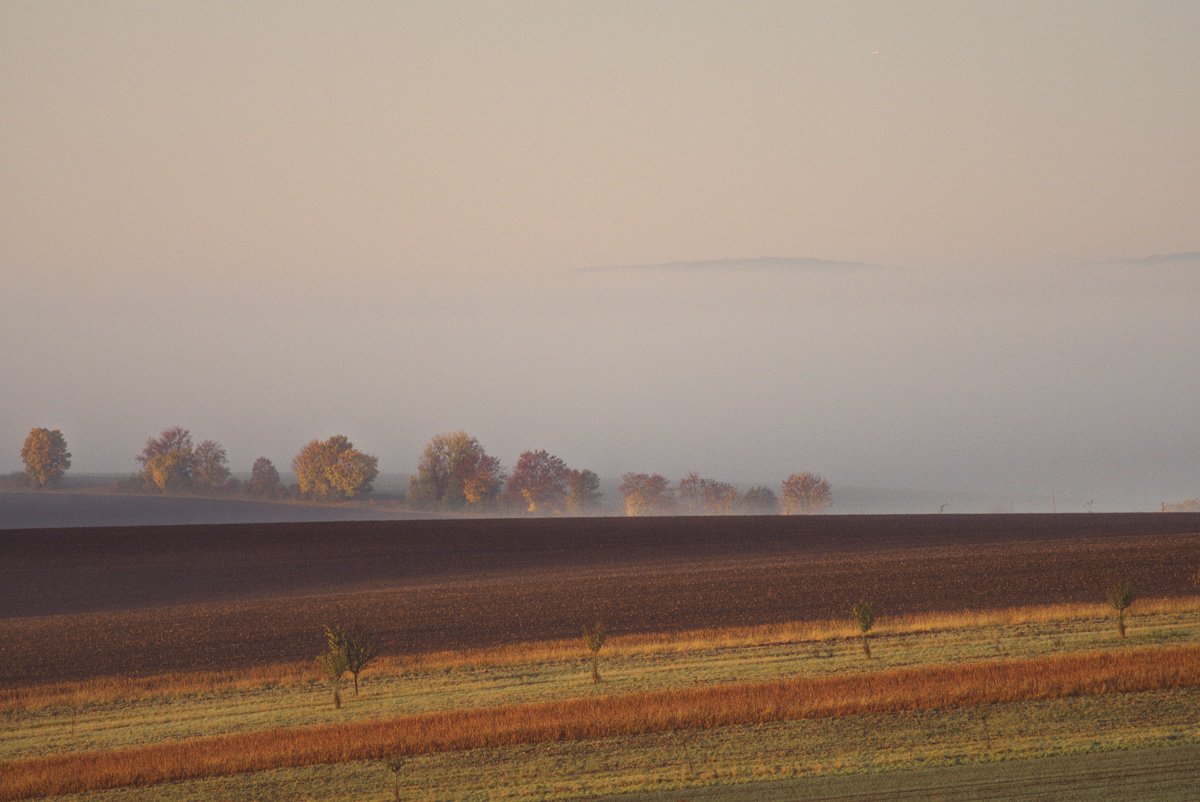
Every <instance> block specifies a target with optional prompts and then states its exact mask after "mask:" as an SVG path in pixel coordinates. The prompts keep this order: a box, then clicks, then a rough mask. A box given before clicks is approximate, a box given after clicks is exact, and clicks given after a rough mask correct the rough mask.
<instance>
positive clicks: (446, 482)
mask: <svg viewBox="0 0 1200 802" xmlns="http://www.w3.org/2000/svg"><path fill="white" fill-rule="evenodd" d="M135 459H136V461H137V462H138V464H139V465H140V466H141V468H140V470H139V471H138V472H137V473H135V474H134V475H132V476H131V477H130V478H129V479H128V480H126V481H124V482H122V483H121V485H120V487H121V489H123V490H128V491H142V492H155V493H196V494H202V495H245V496H251V497H257V498H265V499H281V498H298V499H311V500H322V501H342V500H347V499H353V498H357V497H360V496H363V495H366V494H368V493H370V492H372V490H373V489H374V482H375V479H376V478H377V477H378V475H379V460H378V459H377V458H376V457H374V456H372V455H370V454H366V453H364V452H362V451H360V450H358V449H357V448H355V447H354V444H353V443H351V442H350V440H349V439H347V438H346V437H345V436H343V435H340V434H339V435H334V436H333V437H330V438H327V439H325V440H312V441H311V442H309V443H308V445H306V446H304V447H303V448H302V449H301V450H300V451H299V453H297V454H296V456H295V457H294V458H293V459H292V463H291V467H292V471H293V472H294V474H295V477H296V481H295V483H293V484H290V485H285V484H284V482H283V479H282V477H281V476H280V473H279V470H278V469H277V468H276V467H275V464H274V463H273V462H272V461H271V460H270V459H269V458H267V457H259V458H257V459H256V460H255V461H254V464H253V465H252V466H251V469H250V477H249V479H247V480H244V481H243V480H241V479H238V478H237V477H235V476H233V472H232V471H231V470H230V467H229V459H228V455H227V453H226V451H225V448H224V447H223V446H222V445H221V444H220V443H218V442H216V441H215V440H200V441H198V442H197V441H196V440H195V439H194V438H193V437H192V433H191V432H190V431H189V430H188V429H185V428H184V427H182V426H172V427H169V428H167V429H164V430H163V431H162V432H161V433H160V434H158V435H157V436H155V437H150V438H148V439H147V440H146V443H145V445H144V446H143V447H142V450H141V452H140V453H139V454H137V455H136V457H135ZM21 460H22V462H23V463H24V465H25V476H24V480H25V483H26V484H27V485H28V486H30V487H35V488H42V487H48V486H53V485H55V484H57V483H58V482H59V480H60V479H61V478H62V477H63V475H64V474H65V473H66V471H67V470H68V469H69V468H70V467H71V454H70V452H69V451H68V450H67V443H66V439H65V438H64V437H63V435H62V432H60V431H59V430H57V429H54V430H50V429H45V428H38V427H35V428H34V429H32V430H31V431H30V433H29V436H28V437H27V438H26V440H25V444H24V446H23V447H22V449H21ZM617 490H618V492H619V493H620V494H621V499H622V503H623V506H624V510H625V514H626V515H629V516H644V515H736V514H761V515H769V514H775V513H779V512H782V513H783V514H785V515H797V514H811V513H818V512H822V511H824V510H825V509H827V508H828V507H829V506H830V504H831V503H832V500H833V495H832V491H831V489H830V486H829V482H827V481H826V480H825V479H823V478H821V477H820V476H818V475H816V474H814V473H810V472H802V473H794V474H792V475H791V476H789V477H788V478H787V479H785V480H784V481H783V482H782V483H781V485H780V489H779V493H778V494H776V493H775V491H773V490H772V489H771V488H769V487H767V486H765V485H757V486H754V487H751V488H750V489H748V490H747V491H746V492H745V493H741V492H740V491H739V490H738V489H737V488H736V487H735V486H734V485H732V484H730V483H729V482H723V481H720V480H716V479H710V478H707V477H704V476H701V475H700V474H698V473H695V472H692V473H688V474H687V475H686V476H684V477H682V478H680V479H679V480H678V482H675V483H672V482H671V481H670V480H668V479H667V478H666V477H664V476H662V475H661V474H657V473H654V474H650V473H626V474H624V475H623V476H622V477H621V484H620V486H619V487H618V488H617ZM602 496H603V494H602V493H601V492H600V477H599V476H598V475H597V474H596V473H595V472H594V471H592V470H589V469H586V468H572V467H571V466H569V465H567V464H566V462H565V461H564V460H563V459H562V458H560V457H557V456H555V455H553V454H551V453H549V452H548V451H546V450H544V449H538V450H533V451H525V452H523V453H522V454H521V455H520V456H519V457H518V458H517V461H516V464H515V465H514V466H513V469H512V471H511V472H508V471H506V470H505V469H504V466H503V465H502V463H501V461H500V459H499V458H498V457H495V456H493V455H491V454H488V453H487V451H486V450H485V449H484V447H483V446H482V445H481V444H480V442H479V440H478V439H477V438H475V437H473V436H471V435H469V434H467V433H466V432H462V431H458V432H448V433H444V434H438V435H434V436H433V437H432V438H430V440H429V442H428V443H426V445H425V448H424V449H423V450H422V452H421V457H420V460H419V462H418V465H417V472H416V473H415V474H414V475H412V476H411V477H410V478H409V484H408V490H407V493H406V494H405V501H406V503H407V504H408V505H409V506H410V507H412V508H414V509H423V510H440V511H449V512H453V511H468V512H504V513H526V514H531V515H587V514H589V513H594V512H595V511H596V510H598V509H599V506H600V500H601V498H602Z"/></svg>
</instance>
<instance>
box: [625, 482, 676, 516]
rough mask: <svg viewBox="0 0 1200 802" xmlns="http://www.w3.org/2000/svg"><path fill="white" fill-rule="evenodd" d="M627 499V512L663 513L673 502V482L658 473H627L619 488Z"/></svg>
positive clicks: (631, 514) (632, 513)
mask: <svg viewBox="0 0 1200 802" xmlns="http://www.w3.org/2000/svg"><path fill="white" fill-rule="evenodd" d="M617 490H618V491H620V493H621V496H622V497H623V498H624V499H625V514H626V515H630V516H639V515H656V514H657V515H661V514H663V513H665V512H667V511H668V510H670V508H671V504H672V502H673V498H672V493H671V483H670V482H668V481H667V480H666V477H663V476H660V475H659V474H657V473H653V474H651V473H627V474H624V475H623V476H622V477H621V485H620V486H619V487H618V488H617Z"/></svg>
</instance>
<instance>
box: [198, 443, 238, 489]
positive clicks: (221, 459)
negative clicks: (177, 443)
mask: <svg viewBox="0 0 1200 802" xmlns="http://www.w3.org/2000/svg"><path fill="white" fill-rule="evenodd" d="M228 481H229V461H228V460H227V459H226V456H225V448H224V446H222V445H221V444H220V443H217V442H215V441H213V440H205V441H203V442H202V443H200V445H198V446H196V448H195V450H194V451H193V452H192V484H193V485H194V486H195V487H197V488H199V489H201V490H208V491H212V490H219V489H220V488H222V487H224V486H225V483H226V482H228Z"/></svg>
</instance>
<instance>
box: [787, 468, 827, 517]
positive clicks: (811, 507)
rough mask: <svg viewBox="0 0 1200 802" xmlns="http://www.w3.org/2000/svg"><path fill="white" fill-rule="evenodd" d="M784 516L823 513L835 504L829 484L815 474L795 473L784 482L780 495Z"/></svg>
mask: <svg viewBox="0 0 1200 802" xmlns="http://www.w3.org/2000/svg"><path fill="white" fill-rule="evenodd" d="M780 497H781V498H782V499H783V514H784V515H808V514H812V513H816V512H821V511H823V510H825V509H826V508H828V507H829V505H830V504H831V503H833V493H832V492H831V491H830V489H829V482H827V481H825V480H824V479H822V478H821V477H820V476H817V475H816V474H815V473H808V472H807V471H805V472H804V473H793V474H792V475H791V476H789V477H788V478H787V479H785V480H784V481H783V489H782V492H781V493H780Z"/></svg>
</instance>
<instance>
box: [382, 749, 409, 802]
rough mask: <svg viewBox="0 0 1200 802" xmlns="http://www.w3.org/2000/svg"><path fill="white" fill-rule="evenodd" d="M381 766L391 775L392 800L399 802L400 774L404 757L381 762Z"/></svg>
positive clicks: (399, 756) (398, 756) (390, 758)
mask: <svg viewBox="0 0 1200 802" xmlns="http://www.w3.org/2000/svg"><path fill="white" fill-rule="evenodd" d="M383 765H384V766H386V767H387V770H388V771H390V772H391V773H392V800H393V802H400V772H402V771H403V770H404V757H403V756H401V755H397V756H396V757H389V758H388V759H387V760H385V761H383Z"/></svg>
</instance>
